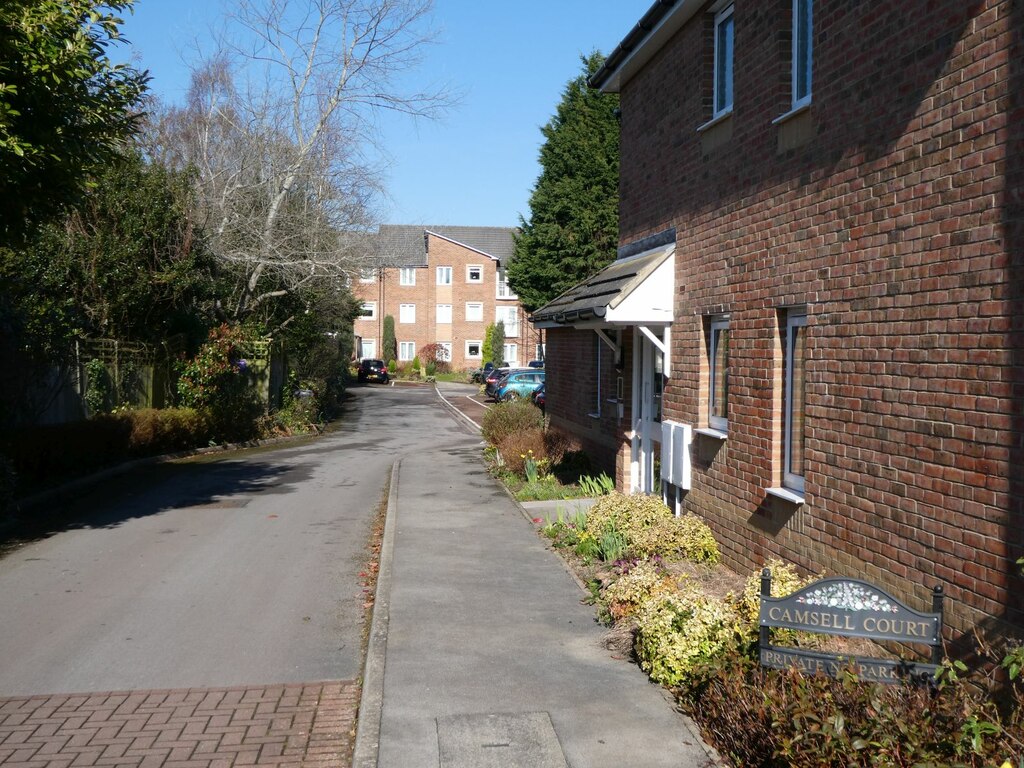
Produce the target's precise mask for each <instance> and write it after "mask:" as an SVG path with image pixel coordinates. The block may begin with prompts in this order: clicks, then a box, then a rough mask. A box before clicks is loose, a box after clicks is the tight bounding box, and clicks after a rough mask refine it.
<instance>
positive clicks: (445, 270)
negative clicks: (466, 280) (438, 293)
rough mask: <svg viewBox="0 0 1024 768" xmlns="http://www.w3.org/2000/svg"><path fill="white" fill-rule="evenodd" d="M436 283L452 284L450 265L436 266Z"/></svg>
mask: <svg viewBox="0 0 1024 768" xmlns="http://www.w3.org/2000/svg"><path fill="white" fill-rule="evenodd" d="M436 276H437V284H438V285H451V284H452V268H451V267H438V268H437V272H436Z"/></svg>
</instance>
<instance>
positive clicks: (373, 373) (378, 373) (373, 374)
mask: <svg viewBox="0 0 1024 768" xmlns="http://www.w3.org/2000/svg"><path fill="white" fill-rule="evenodd" d="M358 375H359V381H363V382H366V381H379V382H380V383H381V384H387V383H388V379H389V378H390V377H389V376H388V367H387V366H386V365H384V361H383V360H371V359H370V358H366V359H364V360H362V361H361V362H360V363H359V374H358Z"/></svg>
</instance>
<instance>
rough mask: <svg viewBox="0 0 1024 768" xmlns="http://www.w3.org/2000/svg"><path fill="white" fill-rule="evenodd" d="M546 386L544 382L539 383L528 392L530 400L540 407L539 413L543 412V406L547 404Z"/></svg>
mask: <svg viewBox="0 0 1024 768" xmlns="http://www.w3.org/2000/svg"><path fill="white" fill-rule="evenodd" d="M546 387H547V385H546V384H541V385H540V386H539V387H537V388H536V389H535V390H533V392H532V393H531V394H530V401H531V402H532V403H533V404H534V405H536V406H537V407H538V408H540V412H541V413H544V406H545V405H546V404H547V391H546Z"/></svg>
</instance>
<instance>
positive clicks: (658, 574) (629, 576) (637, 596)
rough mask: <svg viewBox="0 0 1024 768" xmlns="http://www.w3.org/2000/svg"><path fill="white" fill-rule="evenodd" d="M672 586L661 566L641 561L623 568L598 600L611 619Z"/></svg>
mask: <svg viewBox="0 0 1024 768" xmlns="http://www.w3.org/2000/svg"><path fill="white" fill-rule="evenodd" d="M675 589H676V583H675V581H674V580H673V579H672V577H671V576H669V575H668V574H667V573H666V572H665V569H664V568H662V567H660V566H659V565H658V564H656V563H654V562H651V561H650V560H644V561H643V562H640V563H637V564H636V565H635V566H633V567H632V568H630V569H629V570H628V571H626V572H625V573H624V574H623V575H622V576H620V577H619V578H618V579H616V580H615V581H614V582H612V584H611V585H610V586H609V587H608V588H607V589H605V590H604V592H603V593H602V594H601V598H600V600H601V603H602V604H603V605H604V607H605V608H606V609H607V611H608V614H609V615H610V616H611V618H612V619H613V620H614V621H621V620H622V619H625V618H628V617H629V616H632V615H633V614H634V613H636V612H637V610H638V609H639V608H640V607H641V606H642V605H643V604H644V603H646V602H647V601H648V600H650V599H651V598H654V597H657V596H658V595H661V594H663V593H665V592H669V591H673V590H675Z"/></svg>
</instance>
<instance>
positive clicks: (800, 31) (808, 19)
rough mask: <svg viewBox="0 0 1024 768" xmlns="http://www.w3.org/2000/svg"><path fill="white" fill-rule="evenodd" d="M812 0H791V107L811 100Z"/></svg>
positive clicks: (812, 57)
mask: <svg viewBox="0 0 1024 768" xmlns="http://www.w3.org/2000/svg"><path fill="white" fill-rule="evenodd" d="M812 6H813V0H793V105H792V106H793V109H796V108H797V107H802V106H804V105H805V104H809V103H810V102H811V64H812V62H813V59H814V56H813V48H814V42H813V33H814V24H813V12H812Z"/></svg>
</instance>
